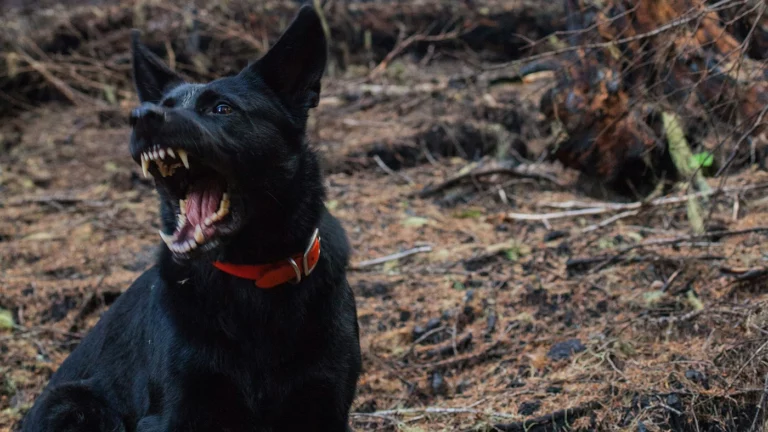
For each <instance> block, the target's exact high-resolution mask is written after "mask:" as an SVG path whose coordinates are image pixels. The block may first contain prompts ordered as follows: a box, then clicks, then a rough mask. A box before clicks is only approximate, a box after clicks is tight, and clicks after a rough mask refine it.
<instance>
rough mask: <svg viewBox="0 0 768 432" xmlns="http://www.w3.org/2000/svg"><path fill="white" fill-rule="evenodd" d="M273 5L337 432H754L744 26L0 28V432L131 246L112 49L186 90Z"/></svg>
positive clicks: (767, 106)
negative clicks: (355, 379)
mask: <svg viewBox="0 0 768 432" xmlns="http://www.w3.org/2000/svg"><path fill="white" fill-rule="evenodd" d="M303 3H310V4H313V5H315V7H316V8H317V9H318V10H319V11H320V12H321V16H322V20H323V24H324V29H325V31H326V33H327V35H328V37H329V41H330V46H329V50H330V61H329V65H328V69H327V73H326V78H325V80H324V83H323V93H322V94H321V100H320V106H319V107H318V108H317V109H316V110H314V111H313V113H312V116H311V118H310V124H309V136H310V140H311V142H312V144H313V146H314V147H315V148H316V149H317V151H318V152H319V153H320V155H321V157H322V160H323V167H324V171H325V174H326V183H327V184H326V186H327V187H328V190H329V198H328V201H327V206H328V207H329V208H330V209H331V211H332V212H333V213H334V214H335V215H336V216H338V217H339V218H340V219H341V220H342V222H343V224H344V226H345V227H346V230H347V232H348V235H349V237H350V240H351V242H352V245H353V248H354V255H353V259H352V264H351V266H350V269H349V272H350V282H351V283H352V285H353V287H354V289H355V293H356V296H357V301H358V310H359V320H360V324H361V331H362V345H363V357H364V375H363V377H362V379H361V382H360V386H359V391H358V397H357V399H356V402H355V404H354V406H353V415H352V421H353V424H354V426H355V428H356V430H391V431H414V432H415V431H422V430H424V431H426V430H489V431H490V430H502V431H566V430H568V431H570V430H584V431H586V430H606V431H660V430H674V431H742V432H743V431H750V432H751V431H759V430H764V429H765V420H766V418H765V415H764V413H765V409H766V406H765V405H766V402H768V401H767V400H766V398H768V396H767V395H768V375H767V374H768V363H767V361H768V358H766V350H767V349H768V348H766V347H768V309H766V306H768V304H767V303H766V301H768V290H766V282H767V281H768V264H767V263H766V257H768V244H767V243H766V236H767V235H768V222H766V221H768V199H766V198H765V191H766V189H768V175H767V174H766V172H765V170H766V157H767V156H768V153H767V150H768V147H766V146H767V145H768V138H767V136H766V134H767V132H766V126H768V118H767V117H766V111H768V68H767V67H766V66H767V65H766V61H767V59H768V14H766V10H767V9H768V5H767V4H766V3H765V2H764V1H763V0H720V1H712V0H557V1H538V0H462V1H459V0H443V1H440V0H417V1H405V0H369V1H366V0H322V1H317V0H315V1H309V2H306V1H305V2H302V1H295V0H294V1H289V0H275V1H271V0H270V1H256V0H212V1H206V2H194V1H182V0H171V1H162V2H161V1H159V0H105V1H99V0H90V1H81V0H66V1H54V0H45V1H37V0H27V1H22V0H0V13H1V15H0V24H1V25H0V430H7V431H11V430H15V428H16V427H18V424H19V423H18V422H19V420H20V419H21V418H22V417H23V415H24V413H25V412H26V410H27V409H29V407H30V405H31V403H32V401H33V400H34V397H35V396H36V395H37V394H38V392H39V391H40V390H41V389H42V387H43V386H44V384H45V382H46V381H47V379H48V378H49V377H50V374H51V373H52V372H53V371H54V370H55V369H56V367H57V366H58V364H60V362H61V361H62V360H63V359H64V358H65V357H66V356H67V355H68V354H69V352H71V350H72V349H73V348H74V347H75V346H77V344H78V342H79V340H80V339H81V338H82V336H83V335H84V334H85V333H86V332H87V331H88V330H89V329H90V327H91V326H93V325H94V324H95V322H96V321H97V320H98V318H99V316H100V315H101V313H103V312H104V311H105V310H106V309H107V308H108V307H109V305H110V304H111V303H112V302H114V300H115V299H116V298H117V297H118V296H119V295H120V294H121V292H122V291H124V290H125V289H126V288H127V287H128V286H129V285H130V283H131V282H132V281H133V280H135V279H136V278H137V277H138V276H139V275H140V274H141V272H142V271H144V270H145V269H147V268H148V267H149V266H151V265H152V262H153V259H154V254H155V251H156V249H157V248H158V247H159V245H160V242H159V241H158V239H157V235H156V232H157V228H158V209H157V204H156V198H155V192H154V189H153V185H152V183H151V179H144V178H143V177H142V176H141V174H140V170H139V169H138V167H137V166H136V165H135V164H134V163H133V162H132V161H131V160H130V158H129V155H128V151H127V150H128V137H129V135H130V130H129V128H128V126H127V115H128V112H129V111H130V109H131V108H133V107H134V106H135V105H137V103H138V102H137V98H136V95H135V93H134V90H133V87H132V84H131V72H130V71H131V64H130V52H129V42H130V40H129V39H130V38H129V33H130V31H131V29H132V28H138V29H140V30H142V39H143V41H144V42H145V43H146V44H147V45H148V46H149V47H150V48H151V49H152V50H153V51H154V52H155V53H156V54H158V55H159V56H160V57H161V58H163V59H164V60H165V61H166V62H167V63H168V64H169V66H170V67H171V68H173V69H175V70H176V71H178V72H179V73H181V74H183V75H184V76H186V77H187V78H189V79H190V80H193V81H201V82H202V81H208V80H211V79H214V78H216V77H219V76H223V75H228V74H234V73H236V72H237V71H239V70H240V69H241V68H242V67H244V66H245V65H246V64H247V63H248V62H250V61H253V60H255V59H257V58H258V57H259V56H260V55H261V54H263V53H264V52H266V50H267V49H268V47H269V46H270V45H271V44H273V43H274V42H275V41H276V40H277V37H278V36H279V35H280V33H281V32H282V30H283V29H284V28H285V27H286V25H287V24H288V23H289V22H290V20H291V19H292V17H293V16H294V14H295V13H296V11H297V10H298V8H299V7H300V6H301V4H303Z"/></svg>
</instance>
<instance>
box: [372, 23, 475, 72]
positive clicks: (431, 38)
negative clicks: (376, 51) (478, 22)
mask: <svg viewBox="0 0 768 432" xmlns="http://www.w3.org/2000/svg"><path fill="white" fill-rule="evenodd" d="M474 28H475V27H474V26H472V27H469V28H467V29H456V30H454V31H451V32H447V33H440V34H438V35H426V34H420V33H419V34H414V35H411V36H408V37H407V38H405V39H403V40H402V41H400V42H399V43H398V44H397V45H396V46H395V47H394V48H393V49H392V51H390V52H389V54H387V56H386V57H384V60H382V61H381V62H380V63H379V64H378V65H376V67H375V68H373V69H372V70H371V72H370V73H369V74H368V78H369V79H371V78H375V77H377V76H379V75H380V74H381V73H382V72H384V70H386V69H387V66H389V63H390V62H391V61H392V60H394V59H395V57H397V56H398V55H400V53H402V52H403V51H405V50H406V49H408V47H410V46H411V45H412V44H414V43H416V42H441V41H447V40H451V39H456V38H458V37H461V35H463V34H464V33H466V32H469V31H472V30H473V29H474Z"/></svg>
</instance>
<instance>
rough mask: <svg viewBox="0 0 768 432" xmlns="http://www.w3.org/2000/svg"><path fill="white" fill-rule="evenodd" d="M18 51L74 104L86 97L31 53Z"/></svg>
mask: <svg viewBox="0 0 768 432" xmlns="http://www.w3.org/2000/svg"><path fill="white" fill-rule="evenodd" d="M16 53H17V54H18V55H19V56H20V57H21V58H23V59H24V61H25V62H27V64H29V66H30V67H31V68H32V69H34V70H35V71H37V73H39V74H40V75H42V76H43V78H45V79H46V81H48V82H49V83H51V85H53V86H54V87H56V89H57V90H58V91H59V92H61V94H62V95H64V97H65V98H67V99H69V101H70V102H72V104H73V105H79V104H80V102H82V100H83V99H84V98H85V96H84V95H82V94H76V93H75V90H73V89H72V88H71V87H70V86H68V85H67V84H66V83H65V82H64V81H62V80H60V79H59V78H57V77H56V76H55V75H53V74H52V73H51V72H50V71H49V70H48V69H46V67H45V66H43V64H42V63H40V62H38V61H37V60H35V59H33V58H32V57H31V56H30V55H29V54H27V53H26V52H24V51H22V50H20V49H19V50H17V51H16Z"/></svg>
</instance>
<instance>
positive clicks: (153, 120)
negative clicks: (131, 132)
mask: <svg viewBox="0 0 768 432" xmlns="http://www.w3.org/2000/svg"><path fill="white" fill-rule="evenodd" d="M164 122H165V111H163V109H162V108H160V107H159V106H157V105H153V104H148V103H145V104H142V105H141V106H140V107H138V108H136V109H134V110H133V111H131V117H130V123H131V127H134V128H135V127H137V126H141V127H142V128H146V129H148V130H154V129H157V128H158V127H160V125H162V124H163V123H164Z"/></svg>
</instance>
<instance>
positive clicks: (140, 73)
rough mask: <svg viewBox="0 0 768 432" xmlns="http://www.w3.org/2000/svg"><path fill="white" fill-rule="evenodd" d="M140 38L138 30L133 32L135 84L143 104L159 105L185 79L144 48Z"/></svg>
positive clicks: (132, 47)
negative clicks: (165, 94)
mask: <svg viewBox="0 0 768 432" xmlns="http://www.w3.org/2000/svg"><path fill="white" fill-rule="evenodd" d="M140 36H141V33H140V32H139V31H138V30H133V31H131V49H132V50H133V84H134V86H135V87H136V91H137V92H138V94H139V100H140V101H141V102H142V103H144V102H152V103H157V102H159V101H160V99H162V98H163V94H164V93H165V92H166V91H167V90H168V89H169V88H171V87H172V86H174V85H177V84H181V83H183V82H184V79H183V78H181V77H180V76H179V75H178V74H176V72H174V71H172V70H171V69H170V68H169V67H168V66H166V65H165V63H163V61H162V60H160V58H159V57H157V56H156V55H155V54H154V53H153V52H152V51H150V50H149V48H147V47H146V46H144V44H142V43H141V41H140V40H139V38H140Z"/></svg>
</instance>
